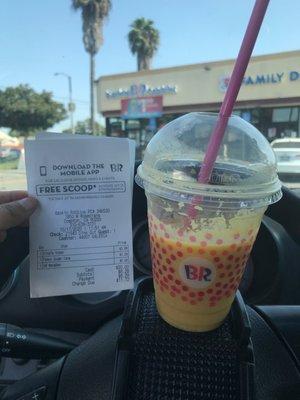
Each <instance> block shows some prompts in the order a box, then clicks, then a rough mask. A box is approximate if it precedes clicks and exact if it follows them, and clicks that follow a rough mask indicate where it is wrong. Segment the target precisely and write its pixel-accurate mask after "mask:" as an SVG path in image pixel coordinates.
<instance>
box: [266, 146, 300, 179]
mask: <svg viewBox="0 0 300 400" xmlns="http://www.w3.org/2000/svg"><path fill="white" fill-rule="evenodd" d="M271 146H272V148H273V150H274V153H275V155H276V158H277V165H278V172H279V173H283V174H300V138H285V139H276V140H274V141H273V142H272V143H271Z"/></svg>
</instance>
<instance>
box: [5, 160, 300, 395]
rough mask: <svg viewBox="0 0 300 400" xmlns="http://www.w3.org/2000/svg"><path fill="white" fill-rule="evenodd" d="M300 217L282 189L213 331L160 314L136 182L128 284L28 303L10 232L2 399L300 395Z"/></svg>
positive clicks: (294, 200) (21, 250)
mask: <svg viewBox="0 0 300 400" xmlns="http://www.w3.org/2000/svg"><path fill="white" fill-rule="evenodd" d="M137 166H138V163H137V165H136V167H137ZM299 221H300V198H299V197H298V196H297V195H296V194H295V193H294V192H293V191H291V190H289V189H287V188H285V187H284V188H283V197H282V199H281V200H280V201H279V202H278V203H276V204H274V205H272V206H270V207H269V209H268V210H267V212H266V215H265V217H264V219H263V223H262V225H261V228H260V230H259V233H258V236H257V239H256V242H255V244H254V247H253V250H252V253H251V256H250V258H249V260H248V264H247V268H246V272H245V274H244V276H243V279H242V282H241V285H240V288H239V292H238V294H237V295H236V299H235V301H234V304H233V306H232V310H231V313H230V315H229V317H228V318H227V319H226V320H225V321H224V323H223V325H222V326H221V327H220V328H218V329H216V330H214V331H212V332H207V333H191V332H183V331H180V330H178V329H176V328H172V327H170V326H168V324H166V323H165V322H164V321H162V320H161V319H160V317H159V316H158V314H157V311H156V309H155V305H154V304H155V303H154V300H153V283H152V276H151V257H150V247H149V232H148V224H147V215H146V198H145V195H144V192H143V190H142V189H141V188H140V187H139V186H138V185H136V184H135V185H134V195H133V207H132V225H133V250H134V273H135V288H134V290H132V291H129V292H128V291H123V292H106V293H95V294H82V295H72V296H61V297H49V298H40V299H31V298H30V297H29V261H28V256H27V255H28V228H13V229H11V230H10V231H9V232H8V238H7V240H6V241H5V242H3V243H1V244H0V254H1V261H2V262H1V270H0V280H1V292H0V336H1V353H2V354H1V356H2V357H1V366H0V384H1V399H4V400H13V399H35V400H39V399H51V400H54V399H59V400H68V399H70V400H71V399H78V400H80V399H91V400H93V399H95V400H96V399H97V400H109V399H115V400H117V399H130V400H134V399H139V400H141V399H145V400H146V399H147V400H148V399H153V400H154V399H166V400H167V399H174V400H175V399H176V400H179V399H182V400H194V399H195V400H196V399H257V400H267V399H270V400H271V399H272V400H276V399H278V400H279V399H298V398H300V340H299V337H300V290H299V282H300V268H299V260H300V225H299ZM270 277H271V279H270Z"/></svg>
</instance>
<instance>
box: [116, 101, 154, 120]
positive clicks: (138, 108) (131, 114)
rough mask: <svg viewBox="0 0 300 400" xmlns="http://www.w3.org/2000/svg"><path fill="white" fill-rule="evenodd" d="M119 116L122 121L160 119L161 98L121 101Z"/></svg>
mask: <svg viewBox="0 0 300 400" xmlns="http://www.w3.org/2000/svg"><path fill="white" fill-rule="evenodd" d="M121 115H122V118H123V119H136V118H154V117H160V116H161V115H162V96H152V97H150V96H149V97H134V98H132V99H122V100H121Z"/></svg>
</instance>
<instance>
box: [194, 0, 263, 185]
mask: <svg viewBox="0 0 300 400" xmlns="http://www.w3.org/2000/svg"><path fill="white" fill-rule="evenodd" d="M268 4H269V0H256V2H255V5H254V8H253V11H252V14H251V17H250V21H249V24H248V26H247V30H246V33H245V36H244V39H243V42H242V45H241V48H240V51H239V54H238V57H237V59H236V62H235V65H234V69H233V72H232V75H231V78H230V81H229V85H228V88H227V91H226V94H225V97H224V100H223V103H222V106H221V109H220V112H219V115H218V119H217V123H216V126H215V129H214V131H213V133H212V135H211V137H210V140H209V143H208V146H207V150H206V154H205V157H204V161H203V164H202V166H201V169H200V172H199V174H198V178H197V179H198V182H200V183H208V182H209V180H210V176H211V173H212V170H213V167H214V163H215V161H216V158H217V155H218V152H219V149H220V146H221V142H222V139H223V136H224V133H225V130H226V127H227V123H228V118H229V117H230V115H231V113H232V110H233V106H234V103H235V101H236V98H237V95H238V93H239V90H240V87H241V84H242V81H243V78H244V75H245V71H246V69H247V65H248V63H249V59H250V56H251V54H252V50H253V47H254V45H255V42H256V38H257V35H258V32H259V29H260V27H261V24H262V22H263V19H264V16H265V13H266V10H267V7H268Z"/></svg>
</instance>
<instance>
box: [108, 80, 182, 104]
mask: <svg viewBox="0 0 300 400" xmlns="http://www.w3.org/2000/svg"><path fill="white" fill-rule="evenodd" d="M176 93H177V85H174V84H166V85H161V86H149V85H147V84H145V83H140V84H133V85H131V86H130V87H129V88H117V89H106V90H105V96H106V98H107V99H111V100H115V99H120V98H126V97H144V96H161V95H164V94H176Z"/></svg>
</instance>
